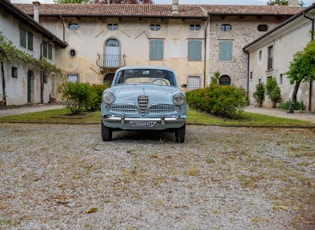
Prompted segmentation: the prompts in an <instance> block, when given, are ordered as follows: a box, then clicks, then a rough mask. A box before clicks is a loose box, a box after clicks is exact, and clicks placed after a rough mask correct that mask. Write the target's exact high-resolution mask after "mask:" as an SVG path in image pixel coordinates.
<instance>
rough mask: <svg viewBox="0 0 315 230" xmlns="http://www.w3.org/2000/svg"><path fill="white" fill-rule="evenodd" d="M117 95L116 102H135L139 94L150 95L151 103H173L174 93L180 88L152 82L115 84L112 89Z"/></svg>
mask: <svg viewBox="0 0 315 230" xmlns="http://www.w3.org/2000/svg"><path fill="white" fill-rule="evenodd" d="M108 90H110V91H111V92H112V93H114V95H115V98H116V100H115V102H114V103H128V102H130V103H133V102H136V101H137V98H138V96H140V95H143V96H148V97H149V103H150V104H152V103H154V102H159V103H173V97H172V96H173V95H174V94H175V93H176V92H179V91H180V89H179V88H177V87H174V86H160V85H153V84H152V85H150V84H135V85H121V86H114V87H112V88H110V89H108Z"/></svg>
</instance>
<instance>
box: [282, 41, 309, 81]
mask: <svg viewBox="0 0 315 230" xmlns="http://www.w3.org/2000/svg"><path fill="white" fill-rule="evenodd" d="M286 74H287V75H288V77H289V79H290V82H291V84H293V83H294V82H301V81H310V80H315V41H311V42H309V43H308V44H307V46H306V47H305V48H304V50H303V51H299V52H297V53H295V54H294V57H293V60H292V61H291V62H290V66H289V71H288V72H287V73H286Z"/></svg>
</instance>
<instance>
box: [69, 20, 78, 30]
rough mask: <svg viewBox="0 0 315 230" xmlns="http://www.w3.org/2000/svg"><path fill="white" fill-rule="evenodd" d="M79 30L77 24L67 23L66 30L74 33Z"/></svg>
mask: <svg viewBox="0 0 315 230" xmlns="http://www.w3.org/2000/svg"><path fill="white" fill-rule="evenodd" d="M78 29H79V24H78V23H76V22H70V23H68V30H72V31H76V30H78Z"/></svg>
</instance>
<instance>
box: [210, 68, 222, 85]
mask: <svg viewBox="0 0 315 230" xmlns="http://www.w3.org/2000/svg"><path fill="white" fill-rule="evenodd" d="M220 75H221V74H220V72H219V71H217V72H215V73H214V75H213V76H212V77H211V82H210V84H219V78H220Z"/></svg>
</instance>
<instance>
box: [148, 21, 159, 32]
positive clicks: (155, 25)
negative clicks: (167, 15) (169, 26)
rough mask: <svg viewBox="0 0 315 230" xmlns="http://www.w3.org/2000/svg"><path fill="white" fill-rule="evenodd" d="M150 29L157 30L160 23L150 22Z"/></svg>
mask: <svg viewBox="0 0 315 230" xmlns="http://www.w3.org/2000/svg"><path fill="white" fill-rule="evenodd" d="M150 30H151V31H159V30H161V25H160V24H154V23H152V24H150Z"/></svg>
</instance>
